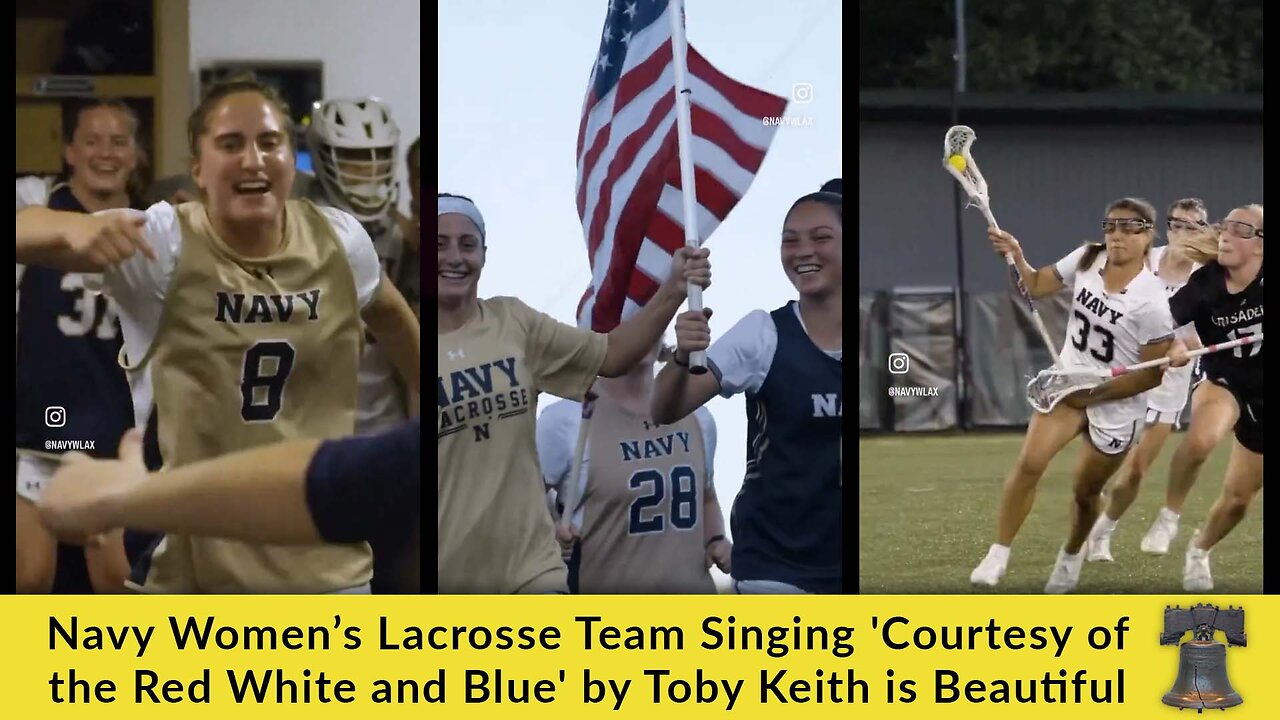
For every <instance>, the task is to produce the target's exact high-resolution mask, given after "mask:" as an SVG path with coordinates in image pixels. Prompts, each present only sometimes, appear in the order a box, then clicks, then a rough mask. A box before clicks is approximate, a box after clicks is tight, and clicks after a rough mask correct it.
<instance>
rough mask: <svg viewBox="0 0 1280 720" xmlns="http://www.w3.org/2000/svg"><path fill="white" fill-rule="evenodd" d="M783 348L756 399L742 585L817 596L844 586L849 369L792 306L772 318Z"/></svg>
mask: <svg viewBox="0 0 1280 720" xmlns="http://www.w3.org/2000/svg"><path fill="white" fill-rule="evenodd" d="M770 317H772V318H773V323H774V326H775V327H776V328H777V331H778V347H777V350H776V351H775V352H774V355H773V362H772V363H771V364H770V366H769V372H768V374H767V375H766V376H765V380H764V383H763V384H762V385H761V387H760V391H759V392H758V393H755V394H751V393H747V474H746V478H745V479H744V481H743V483H742V490H741V492H739V493H738V497H737V499H736V500H735V501H734V503H733V511H732V513H731V515H730V527H731V528H732V530H733V577H734V579H736V580H774V581H778V582H784V583H788V584H791V585H795V586H796V587H799V588H800V589H802V590H805V591H807V592H814V593H838V592H841V590H842V587H841V583H842V570H843V568H842V565H843V542H842V540H843V527H842V526H843V519H844V518H843V505H844V500H843V488H842V486H841V479H840V470H841V467H840V464H841V463H840V460H841V458H840V428H841V422H842V417H841V416H842V414H843V413H842V409H843V390H842V387H841V369H842V363H841V362H840V361H839V360H836V359H835V358H832V357H830V356H829V355H827V354H826V353H824V352H823V351H822V350H820V349H819V348H818V347H817V346H816V345H814V344H813V341H812V340H811V339H809V335H808V334H807V333H806V332H805V331H804V328H803V327H802V326H801V325H800V320H799V319H798V318H797V317H796V314H795V310H794V309H792V307H791V306H790V304H788V305H785V306H783V307H781V308H779V309H777V310H774V311H773V312H772V313H770Z"/></svg>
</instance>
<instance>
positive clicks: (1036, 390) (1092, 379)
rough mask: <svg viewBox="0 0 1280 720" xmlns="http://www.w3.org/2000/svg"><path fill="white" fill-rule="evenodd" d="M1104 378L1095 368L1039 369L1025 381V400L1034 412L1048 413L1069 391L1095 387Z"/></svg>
mask: <svg viewBox="0 0 1280 720" xmlns="http://www.w3.org/2000/svg"><path fill="white" fill-rule="evenodd" d="M1106 379H1107V376H1103V375H1102V374H1101V373H1100V372H1099V371H1098V370H1097V369H1096V368H1063V369H1058V368H1048V369H1046V370H1041V371H1040V373H1039V374H1038V375H1036V376H1035V377H1034V378H1032V379H1031V382H1029V383H1027V402H1028V403H1030V405H1031V408H1032V409H1033V410H1035V411H1036V412H1038V413H1048V412H1050V411H1051V410H1053V409H1054V408H1055V407H1057V406H1058V403H1060V402H1062V400H1063V398H1065V397H1067V396H1068V395H1070V394H1071V393H1073V392H1077V391H1079V390H1088V389H1089V388H1094V387H1097V386H1099V385H1101V384H1102V383H1103V381H1105V380H1106Z"/></svg>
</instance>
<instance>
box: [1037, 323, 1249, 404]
mask: <svg viewBox="0 0 1280 720" xmlns="http://www.w3.org/2000/svg"><path fill="white" fill-rule="evenodd" d="M1260 342H1262V333H1258V334H1257V335H1250V336H1248V337H1242V338H1238V339H1236V340H1231V341H1229V342H1224V343H1218V344H1216V345H1208V346H1205V347H1202V348H1200V349H1198V350H1192V351H1191V352H1189V353H1187V357H1188V358H1192V359H1194V358H1198V357H1200V356H1201V355H1208V354H1210V353H1216V352H1221V351H1223V350H1230V349H1232V348H1238V347H1241V346H1244V345H1252V344H1254V343H1260ZM1170 362H1171V360H1170V358H1168V357H1162V358H1157V359H1155V360H1148V361H1146V362H1141V363H1138V364H1137V365H1129V366H1128V367H1118V368H1095V367H1073V368H1050V369H1047V370H1041V371H1040V374H1039V375H1036V376H1035V377H1034V378H1032V379H1031V382H1029V383H1027V402H1028V403H1030V405H1031V407H1032V409H1034V410H1035V411H1036V412H1039V413H1047V412H1049V411H1050V410H1053V409H1054V408H1055V407H1057V406H1058V403H1060V402H1062V399H1063V398H1065V397H1066V396H1068V395H1070V394H1071V393H1074V392H1079V391H1080V390H1088V389H1090V388H1095V387H1097V386H1098V385H1101V384H1102V383H1103V382H1104V381H1106V380H1109V379H1111V378H1114V377H1120V376H1121V375H1128V374H1129V373H1132V372H1138V371H1139V370H1146V369H1148V368H1153V367H1161V366H1163V365H1168V364H1169V363H1170Z"/></svg>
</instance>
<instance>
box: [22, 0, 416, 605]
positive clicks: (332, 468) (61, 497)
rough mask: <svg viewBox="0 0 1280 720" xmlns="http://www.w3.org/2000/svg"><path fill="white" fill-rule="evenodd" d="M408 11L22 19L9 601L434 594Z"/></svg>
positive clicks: (161, 11) (78, 14)
mask: <svg viewBox="0 0 1280 720" xmlns="http://www.w3.org/2000/svg"><path fill="white" fill-rule="evenodd" d="M320 5H323V6H326V8H325V9H326V12H321V13H319V14H317V13H316V12H315V10H316V8H317V6H320ZM329 11H331V12H329ZM302 15H308V16H318V17H321V18H323V19H324V20H323V22H320V23H318V24H317V25H316V26H315V27H314V28H313V31H314V32H312V33H310V34H309V36H308V39H307V40H306V41H304V40H302V39H301V38H299V39H298V40H296V41H294V40H289V39H287V38H283V36H282V34H281V33H280V32H279V28H281V27H283V26H287V25H289V24H291V23H294V24H296V22H297V18H298V17H299V16H302ZM245 18H252V19H254V22H251V23H243V22H242V21H243V20H244V19H245ZM419 20H420V14H419V7H418V5H417V4H416V3H411V2H407V1H406V2H387V3H382V4H380V5H379V8H378V13H376V14H375V13H369V12H367V11H359V12H357V11H356V10H355V9H354V8H351V7H346V6H343V5H342V4H340V3H337V2H319V3H314V2H304V1H303V0H295V1H292V2H280V3H272V4H270V5H267V6H264V5H262V4H260V3H252V2H239V1H233V2H213V1H212V0H171V1H170V0H167V1H166V2H159V1H153V2H146V1H143V2H128V3H106V2H94V1H92V0H84V1H82V2H73V1H70V0H68V1H67V2H57V3H47V2H44V3H39V2H30V1H25V2H19V3H18V4H17V8H16V23H17V37H18V39H19V41H18V42H17V44H16V63H17V97H16V105H17V128H18V131H17V132H18V138H17V141H18V142H17V147H18V153H17V167H16V168H15V170H16V173H15V175H16V188H17V246H16V261H17V266H16V281H17V283H16V284H17V288H16V301H17V316H16V318H15V320H16V331H15V337H16V340H15V343H16V357H17V365H16V367H17V370H16V374H17V378H16V398H15V427H16V455H15V475H16V481H17V491H16V494H15V505H16V507H15V524H16V527H15V543H16V548H15V551H16V552H15V587H16V590H17V591H18V592H20V593H71V594H90V593H131V592H133V593H137V592H141V593H215V594H242V593H283V594H294V593H307V594H310V593H322V594H323V593H353V594H362V593H374V594H399V593H419V592H421V591H422V583H421V572H420V569H419V568H420V561H421V557H422V553H421V539H420V538H421V532H420V523H421V422H420V420H419V418H418V414H419V408H420V404H421V402H420V382H421V350H420V336H421V330H420V322H419V319H418V313H419V311H420V310H419V307H420V299H419V296H420V291H419V286H420V267H421V260H420V250H419V247H418V238H419V236H420V235H419V230H418V212H417V208H418V203H417V192H418V187H419V184H418V182H417V179H418V178H419V177H420V174H419V170H418V167H419V164H418V159H417V152H418V147H419V143H418V141H417V140H416V138H417V136H418V133H419V128H420V120H421V119H420V116H419V106H420V98H419V92H420V90H419V78H418V73H419V72H420V70H419V65H420V63H419V62H418V59H417V58H415V57H411V56H412V54H413V53H415V52H418V49H417V48H418V45H419V42H420V38H419V34H420V33H419V27H420V22H419ZM352 28H359V29H360V30H361V31H362V32H364V31H367V32H368V33H375V34H379V35H380V36H382V37H385V38H387V40H388V42H387V43H386V44H385V45H380V46H378V47H377V48H372V49H370V48H363V47H361V48H353V47H352V46H351V45H350V44H349V43H348V44H344V43H341V42H338V41H337V40H338V39H340V38H341V37H342V36H344V35H345V34H347V33H349V32H350V31H351V29H352ZM326 34H329V35H332V36H333V39H334V42H325V41H323V37H321V38H320V40H319V41H317V37H316V36H317V35H320V36H324V35H326ZM229 38H230V39H229ZM291 42H296V44H297V47H296V48H289V47H283V46H287V45H288V44H289V43H291ZM317 47H319V48H325V50H324V51H323V52H321V53H320V54H319V55H317V52H316V48H317ZM263 57H272V58H277V59H275V60H271V61H263V60H261V58H263ZM291 57H292V58H296V60H294V59H288V58H291ZM278 58H285V59H278ZM406 186H407V187H406Z"/></svg>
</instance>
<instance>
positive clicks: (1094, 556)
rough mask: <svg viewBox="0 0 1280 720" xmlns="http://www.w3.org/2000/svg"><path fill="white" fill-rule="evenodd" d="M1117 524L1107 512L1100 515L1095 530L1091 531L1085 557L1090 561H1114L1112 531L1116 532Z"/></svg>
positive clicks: (1094, 526)
mask: <svg viewBox="0 0 1280 720" xmlns="http://www.w3.org/2000/svg"><path fill="white" fill-rule="evenodd" d="M1115 530H1116V524H1115V522H1114V521H1113V520H1111V519H1110V518H1108V517H1107V516H1106V515H1105V514H1103V515H1099V516H1098V522H1096V523H1094V524H1093V530H1091V531H1089V539H1088V540H1087V541H1086V544H1085V549H1086V551H1087V552H1086V553H1085V557H1084V559H1085V560H1087V561H1089V562H1114V560H1115V558H1113V557H1111V533H1113V532H1115Z"/></svg>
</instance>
